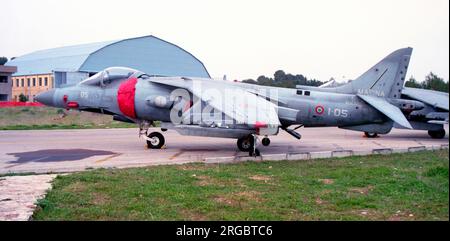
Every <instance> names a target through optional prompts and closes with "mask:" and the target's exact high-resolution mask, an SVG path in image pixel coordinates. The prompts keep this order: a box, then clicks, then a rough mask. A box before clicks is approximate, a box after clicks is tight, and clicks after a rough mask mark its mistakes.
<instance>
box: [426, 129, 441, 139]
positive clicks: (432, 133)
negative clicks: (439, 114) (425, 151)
mask: <svg viewBox="0 0 450 241" xmlns="http://www.w3.org/2000/svg"><path fill="white" fill-rule="evenodd" d="M428 135H430V136H431V138H433V139H442V138H444V137H445V130H444V129H440V130H437V131H428Z"/></svg>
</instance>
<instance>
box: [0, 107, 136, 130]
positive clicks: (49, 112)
mask: <svg viewBox="0 0 450 241" xmlns="http://www.w3.org/2000/svg"><path fill="white" fill-rule="evenodd" d="M0 116H1V117H2V118H0V130H51V129H94V128H95V129H103V128H136V124H131V123H124V122H119V121H114V120H113V119H112V116H108V115H102V114H97V113H89V112H80V111H77V110H70V111H67V110H64V109H57V108H52V107H13V108H0Z"/></svg>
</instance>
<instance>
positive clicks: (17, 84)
mask: <svg viewBox="0 0 450 241" xmlns="http://www.w3.org/2000/svg"><path fill="white" fill-rule="evenodd" d="M16 86H17V87H19V79H16Z"/></svg>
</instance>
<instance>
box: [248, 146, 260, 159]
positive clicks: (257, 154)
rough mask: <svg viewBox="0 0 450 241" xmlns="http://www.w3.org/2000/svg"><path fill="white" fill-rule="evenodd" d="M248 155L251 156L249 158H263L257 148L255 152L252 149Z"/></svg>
mask: <svg viewBox="0 0 450 241" xmlns="http://www.w3.org/2000/svg"><path fill="white" fill-rule="evenodd" d="M248 155H249V156H253V157H256V156H261V153H260V152H259V150H258V149H256V148H255V151H253V148H252V149H251V150H250V151H249V152H248Z"/></svg>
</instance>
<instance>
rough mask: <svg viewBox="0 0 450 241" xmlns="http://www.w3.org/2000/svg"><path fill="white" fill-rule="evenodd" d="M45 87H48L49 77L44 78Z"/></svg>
mask: <svg viewBox="0 0 450 241" xmlns="http://www.w3.org/2000/svg"><path fill="white" fill-rule="evenodd" d="M44 85H45V86H47V85H48V78H47V77H45V78H44Z"/></svg>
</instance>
